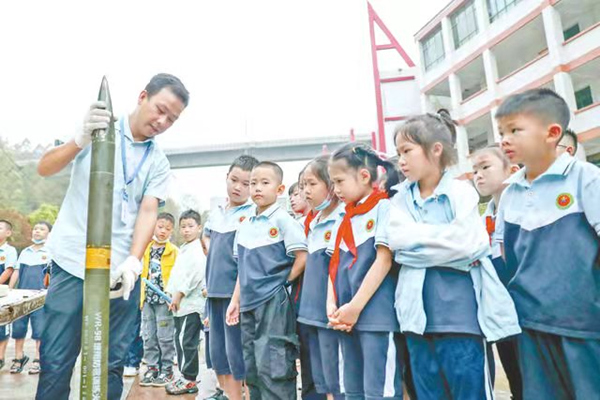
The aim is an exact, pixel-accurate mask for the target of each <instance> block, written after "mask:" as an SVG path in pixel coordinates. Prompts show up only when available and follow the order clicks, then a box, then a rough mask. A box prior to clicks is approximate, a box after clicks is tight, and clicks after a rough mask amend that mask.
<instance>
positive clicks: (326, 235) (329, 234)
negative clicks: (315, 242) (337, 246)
mask: <svg viewBox="0 0 600 400" xmlns="http://www.w3.org/2000/svg"><path fill="white" fill-rule="evenodd" d="M330 240H331V231H327V232H325V241H326V242H329V241H330Z"/></svg>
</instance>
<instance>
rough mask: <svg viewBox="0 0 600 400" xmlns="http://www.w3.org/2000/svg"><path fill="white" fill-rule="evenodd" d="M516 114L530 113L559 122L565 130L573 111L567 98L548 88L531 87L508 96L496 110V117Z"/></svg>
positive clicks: (546, 119) (554, 122)
mask: <svg viewBox="0 0 600 400" xmlns="http://www.w3.org/2000/svg"><path fill="white" fill-rule="evenodd" d="M515 114H529V115H532V116H534V117H536V118H540V119H543V120H544V121H546V122H549V123H553V124H559V125H560V126H561V128H562V131H563V132H565V131H566V130H567V127H568V126H569V122H570V120H571V112H570V110H569V106H568V105H567V102H566V101H565V99H563V98H562V97H560V96H559V95H558V94H557V93H556V92H555V91H553V90H551V89H546V88H539V89H531V90H527V91H525V92H523V93H517V94H513V95H510V96H508V97H507V98H506V99H505V100H504V101H503V102H502V104H500V107H499V108H498V111H497V112H496V119H499V118H504V117H507V116H509V115H515Z"/></svg>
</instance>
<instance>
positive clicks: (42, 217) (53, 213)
mask: <svg viewBox="0 0 600 400" xmlns="http://www.w3.org/2000/svg"><path fill="white" fill-rule="evenodd" d="M58 210H59V207H58V206H56V205H54V204H47V203H43V204H42V205H41V206H40V207H39V208H38V209H37V210H35V211H34V212H32V213H31V214H29V223H30V224H31V225H32V226H33V225H35V224H36V223H38V222H40V221H46V222H50V223H51V224H54V222H55V221H56V217H57V216H58Z"/></svg>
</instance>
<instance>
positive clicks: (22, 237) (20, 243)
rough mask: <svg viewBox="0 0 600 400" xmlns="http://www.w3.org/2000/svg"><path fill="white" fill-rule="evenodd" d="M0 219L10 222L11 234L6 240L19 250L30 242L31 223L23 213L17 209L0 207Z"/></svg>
mask: <svg viewBox="0 0 600 400" xmlns="http://www.w3.org/2000/svg"><path fill="white" fill-rule="evenodd" d="M0 219H4V220H7V221H8V222H10V223H11V224H12V226H13V230H12V235H11V236H10V238H9V240H8V241H9V243H10V244H11V245H12V246H15V247H16V248H17V250H18V251H19V252H20V251H21V250H23V249H24V248H25V247H27V246H29V245H30V244H31V225H30V224H29V220H28V219H27V217H26V216H25V215H23V214H21V213H20V212H18V211H17V210H10V209H0Z"/></svg>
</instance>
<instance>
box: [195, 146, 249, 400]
mask: <svg viewBox="0 0 600 400" xmlns="http://www.w3.org/2000/svg"><path fill="white" fill-rule="evenodd" d="M257 164H258V160H256V158H254V157H252V156H248V155H241V156H239V157H238V158H236V159H235V160H234V161H233V163H232V164H231V166H230V167H229V171H228V172H227V178H226V183H227V204H226V205H223V206H220V207H218V208H216V209H214V210H212V211H211V213H210V217H209V219H208V221H207V222H206V224H205V225H204V233H203V241H204V243H205V244H206V246H207V248H208V258H207V261H206V289H207V295H208V300H207V309H208V319H209V321H210V335H209V338H210V345H209V347H210V349H211V353H210V359H211V364H212V367H213V369H214V370H215V372H216V374H217V378H218V379H219V383H220V385H221V387H222V389H224V391H225V393H226V394H227V396H228V397H229V399H231V400H241V398H242V383H243V381H244V379H245V377H246V371H245V366H244V356H243V352H242V331H241V329H240V326H239V324H238V325H231V326H230V325H227V324H226V322H225V317H226V315H225V314H226V312H227V307H228V306H229V303H230V301H231V297H232V296H233V292H234V289H235V284H236V280H237V277H238V264H237V260H236V259H235V258H234V257H233V241H234V239H235V234H236V232H237V230H238V228H239V227H240V224H241V223H242V222H243V221H244V220H246V219H248V218H250V217H251V216H252V215H255V213H256V208H255V206H254V205H253V204H252V202H249V201H248V199H249V197H250V173H251V171H252V168H254V167H255V166H256V165H257ZM219 395H220V393H219V392H217V394H216V395H215V396H213V398H214V399H215V400H218V399H219Z"/></svg>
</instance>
